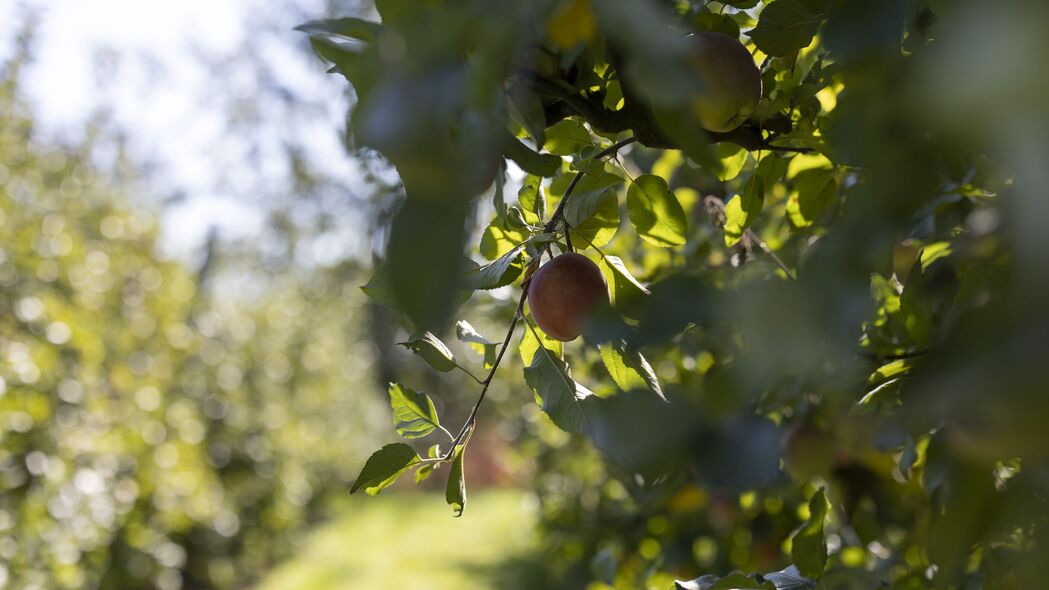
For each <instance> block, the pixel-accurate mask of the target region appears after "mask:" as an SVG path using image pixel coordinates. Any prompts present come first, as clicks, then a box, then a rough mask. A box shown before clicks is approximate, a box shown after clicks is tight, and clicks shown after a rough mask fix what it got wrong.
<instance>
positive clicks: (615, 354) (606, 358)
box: [601, 341, 667, 401]
mask: <svg viewBox="0 0 1049 590" xmlns="http://www.w3.org/2000/svg"><path fill="white" fill-rule="evenodd" d="M601 361H602V362H603V363H604V364H605V368H606V369H607V370H608V374H609V375H610V376H611V377H612V381H614V382H615V384H616V385H617V386H619V388H620V389H622V390H623V391H633V390H635V389H650V390H652V392H653V393H655V394H656V395H658V396H659V397H660V399H662V400H663V401H666V400H667V398H666V396H665V395H664V394H663V389H662V388H660V386H659V379H658V378H657V377H656V372H655V371H654V370H652V365H650V364H648V360H646V359H645V357H644V356H642V355H641V353H640V352H639V351H637V350H630V349H628V348H627V347H626V344H625V343H624V342H622V341H619V342H616V343H611V344H603V345H601Z"/></svg>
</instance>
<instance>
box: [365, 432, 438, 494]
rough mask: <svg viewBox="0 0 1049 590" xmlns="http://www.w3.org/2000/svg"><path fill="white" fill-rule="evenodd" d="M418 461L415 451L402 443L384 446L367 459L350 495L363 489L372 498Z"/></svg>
mask: <svg viewBox="0 0 1049 590" xmlns="http://www.w3.org/2000/svg"><path fill="white" fill-rule="evenodd" d="M420 461H421V459H419V455H418V454H417V453H416V452H415V449H413V448H411V447H410V446H408V445H406V444H404V443H393V444H389V445H386V446H385V447H383V448H381V449H379V450H378V451H375V453H373V454H372V456H371V457H368V461H367V462H365V464H364V469H362V470H361V473H360V475H358V476H357V481H355V482H354V483H353V487H351V488H350V493H351V494H352V493H355V492H356V491H357V490H360V489H363V490H364V492H365V493H366V494H368V495H370V496H374V495H375V494H378V493H379V492H380V491H382V490H383V488H386V487H387V486H389V485H391V484H392V483H393V482H395V481H397V478H398V477H400V475H401V474H402V473H404V472H405V471H408V469H410V468H411V467H412V466H413V465H417V464H418V463H419V462H420Z"/></svg>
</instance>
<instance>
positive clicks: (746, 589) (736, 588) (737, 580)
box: [710, 572, 776, 590]
mask: <svg viewBox="0 0 1049 590" xmlns="http://www.w3.org/2000/svg"><path fill="white" fill-rule="evenodd" d="M710 590H776V585H775V584H773V583H772V582H770V581H768V580H766V579H764V578H762V577H761V576H760V575H756V574H755V575H752V576H748V575H746V574H743V573H740V572H735V573H731V574H729V575H727V576H725V577H723V578H721V579H720V580H718V581H717V582H715V583H714V585H712V586H711V587H710Z"/></svg>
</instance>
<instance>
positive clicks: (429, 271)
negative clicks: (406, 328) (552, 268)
mask: <svg viewBox="0 0 1049 590" xmlns="http://www.w3.org/2000/svg"><path fill="white" fill-rule="evenodd" d="M467 210H468V208H467V207H466V206H465V204H464V203H457V202H442V201H440V200H433V199H426V198H408V199H407V200H406V201H405V203H404V206H403V207H402V208H401V210H400V212H398V214H397V217H396V219H394V222H393V226H392V227H391V229H390V241H389V245H388V246H387V252H386V271H387V273H388V275H387V278H388V280H389V283H388V286H389V288H390V291H389V293H390V295H391V298H392V299H393V301H394V302H396V304H397V307H399V308H400V309H402V310H404V312H405V314H406V315H407V316H408V318H409V319H410V320H411V321H412V323H414V325H415V327H416V328H418V329H420V330H432V331H437V330H439V329H440V328H441V327H443V326H444V325H445V324H446V323H447V322H448V319H449V318H450V317H451V314H452V310H453V309H454V307H455V304H456V296H457V294H458V291H459V288H460V280H459V276H460V274H461V272H462V270H461V269H462V268H463V252H464V250H465V246H466V232H464V231H463V228H464V227H465V224H466V217H467ZM424 244H425V247H423V245H424ZM507 266H509V264H507Z"/></svg>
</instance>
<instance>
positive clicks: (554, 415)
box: [524, 345, 594, 434]
mask: <svg viewBox="0 0 1049 590" xmlns="http://www.w3.org/2000/svg"><path fill="white" fill-rule="evenodd" d="M524 378H525V383H527V384H528V386H529V387H530V388H532V391H533V392H534V393H535V395H536V398H537V401H538V402H539V406H540V407H541V408H542V409H543V412H545V413H546V415H547V416H549V417H550V420H551V421H553V423H554V424H556V425H557V427H558V428H560V429H561V430H564V431H566V432H572V433H576V434H582V433H586V432H589V430H590V425H589V423H588V422H587V419H586V410H585V408H584V404H586V403H587V402H588V401H589V400H591V399H592V398H593V397H594V393H593V392H592V391H590V390H589V389H587V388H585V387H583V386H582V385H580V384H578V383H576V382H575V381H574V380H573V379H572V376H571V374H570V373H569V369H568V365H567V364H566V363H565V362H564V361H562V360H561V359H559V358H557V357H556V356H554V354H553V353H552V352H551V351H549V350H547V349H546V348H545V347H543V346H541V345H540V346H539V348H538V349H537V351H536V353H535V355H534V356H533V358H532V364H530V365H529V366H527V367H525V370H524Z"/></svg>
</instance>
